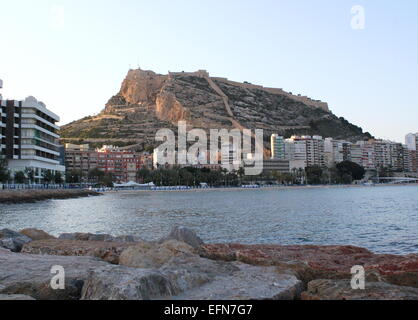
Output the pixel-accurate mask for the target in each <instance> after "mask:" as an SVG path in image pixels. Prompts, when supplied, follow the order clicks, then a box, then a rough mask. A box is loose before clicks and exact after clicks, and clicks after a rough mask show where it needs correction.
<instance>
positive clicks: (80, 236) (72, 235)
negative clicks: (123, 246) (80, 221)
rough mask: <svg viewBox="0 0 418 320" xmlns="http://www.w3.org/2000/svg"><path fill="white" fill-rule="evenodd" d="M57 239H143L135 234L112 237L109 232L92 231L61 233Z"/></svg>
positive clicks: (115, 240) (112, 240)
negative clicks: (94, 232)
mask: <svg viewBox="0 0 418 320" xmlns="http://www.w3.org/2000/svg"><path fill="white" fill-rule="evenodd" d="M58 239H61V240H78V241H107V242H126V243H134V242H141V241H143V240H142V239H141V238H139V237H137V236H130V235H127V236H118V237H114V236H112V235H110V234H92V233H63V234H61V235H60V236H59V237H58Z"/></svg>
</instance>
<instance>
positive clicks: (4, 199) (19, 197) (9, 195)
mask: <svg viewBox="0 0 418 320" xmlns="http://www.w3.org/2000/svg"><path fill="white" fill-rule="evenodd" d="M99 195H101V193H99V192H96V191H92V190H87V189H45V190H26V189H24V190H0V203H5V204H13V203H33V202H38V201H43V200H50V199H71V198H81V197H90V196H99Z"/></svg>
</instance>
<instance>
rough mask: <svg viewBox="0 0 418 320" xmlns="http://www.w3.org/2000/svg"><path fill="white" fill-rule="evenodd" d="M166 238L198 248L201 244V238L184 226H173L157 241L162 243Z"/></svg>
mask: <svg viewBox="0 0 418 320" xmlns="http://www.w3.org/2000/svg"><path fill="white" fill-rule="evenodd" d="M167 240H177V241H183V242H185V243H187V244H188V245H190V246H192V247H193V248H200V246H201V245H202V244H203V241H202V239H200V238H199V237H198V236H197V234H196V232H194V231H193V230H191V229H188V228H184V227H174V228H173V229H172V230H171V231H170V233H169V234H168V236H166V237H164V238H162V239H160V240H159V241H158V242H160V243H162V242H165V241H167Z"/></svg>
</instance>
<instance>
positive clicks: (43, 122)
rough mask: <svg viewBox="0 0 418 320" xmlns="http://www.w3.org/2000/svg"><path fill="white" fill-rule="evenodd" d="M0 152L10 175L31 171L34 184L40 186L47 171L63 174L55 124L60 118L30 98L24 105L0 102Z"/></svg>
mask: <svg viewBox="0 0 418 320" xmlns="http://www.w3.org/2000/svg"><path fill="white" fill-rule="evenodd" d="M0 103H1V104H0V105H1V118H2V123H1V138H2V139H1V141H2V143H1V149H2V150H1V152H2V154H3V156H5V158H6V159H7V161H8V167H9V169H10V171H11V174H12V175H13V174H14V173H15V172H17V171H23V172H24V171H25V170H26V169H29V168H30V169H32V170H33V172H34V179H35V181H34V182H37V183H41V182H42V180H43V177H44V173H45V172H46V171H47V170H50V171H51V172H52V173H53V174H55V172H57V171H58V172H61V174H62V175H64V173H65V166H62V165H60V161H59V157H60V152H59V147H60V146H59V138H60V137H59V135H58V130H59V129H60V128H59V127H58V126H57V125H56V124H55V123H56V122H59V120H60V118H59V116H57V115H56V114H55V113H53V112H51V111H50V110H48V109H47V108H46V106H45V104H43V103H42V102H40V101H37V100H36V99H35V98H34V97H28V98H26V99H25V100H24V101H16V100H0Z"/></svg>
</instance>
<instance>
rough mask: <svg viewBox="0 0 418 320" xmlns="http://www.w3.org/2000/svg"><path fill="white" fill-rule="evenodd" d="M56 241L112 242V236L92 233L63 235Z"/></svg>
mask: <svg viewBox="0 0 418 320" xmlns="http://www.w3.org/2000/svg"><path fill="white" fill-rule="evenodd" d="M58 239H61V240H78V241H108V240H110V241H112V240H113V236H111V235H110V234H92V233H80V232H77V233H63V234H61V235H60V236H59V237H58Z"/></svg>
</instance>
